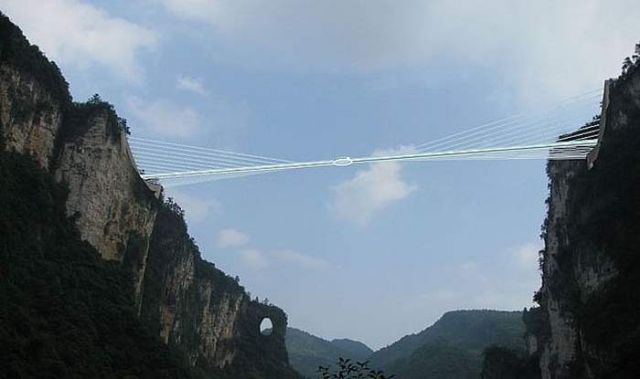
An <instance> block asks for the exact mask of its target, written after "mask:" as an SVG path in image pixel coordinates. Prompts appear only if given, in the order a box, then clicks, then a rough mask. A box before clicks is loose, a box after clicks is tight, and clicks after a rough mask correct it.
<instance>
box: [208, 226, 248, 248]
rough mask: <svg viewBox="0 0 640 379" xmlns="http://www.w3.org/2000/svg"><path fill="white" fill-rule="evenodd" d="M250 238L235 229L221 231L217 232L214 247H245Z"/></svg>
mask: <svg viewBox="0 0 640 379" xmlns="http://www.w3.org/2000/svg"><path fill="white" fill-rule="evenodd" d="M250 240H251V238H250V237H249V235H247V234H246V233H243V232H241V231H239V230H237V229H232V228H229V229H222V230H220V231H219V232H218V235H217V238H216V245H217V246H218V247H219V248H221V249H224V248H229V247H241V246H246V245H247V244H248V243H249V241H250Z"/></svg>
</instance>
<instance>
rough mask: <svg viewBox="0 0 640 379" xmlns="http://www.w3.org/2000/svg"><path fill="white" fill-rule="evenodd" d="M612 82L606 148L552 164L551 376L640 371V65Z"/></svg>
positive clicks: (545, 293)
mask: <svg viewBox="0 0 640 379" xmlns="http://www.w3.org/2000/svg"><path fill="white" fill-rule="evenodd" d="M606 87H607V88H606V90H605V99H604V101H603V105H604V106H603V109H602V115H601V133H600V136H601V138H600V145H599V146H598V148H597V149H596V153H595V154H592V155H591V156H590V159H589V161H588V162H587V161H552V162H549V164H548V167H547V172H548V175H549V180H550V184H549V189H550V195H549V198H548V203H547V204H548V215H547V219H546V221H545V223H544V225H543V233H542V235H543V238H544V241H545V249H544V251H543V252H542V256H541V265H542V271H543V272H542V288H541V289H540V291H539V292H538V293H537V294H536V300H537V301H538V302H539V303H540V305H541V312H540V314H541V323H542V326H541V327H538V328H537V331H536V335H535V338H533V339H532V341H534V343H535V344H536V345H537V354H538V355H539V357H540V368H541V372H542V377H543V378H549V379H550V378H599V377H631V376H629V375H632V373H634V372H635V373H636V374H637V372H640V371H638V370H639V369H640V367H638V363H637V359H636V354H637V352H638V346H640V327H639V326H638V322H637V320H639V319H640V296H639V295H638V290H639V289H640V288H639V287H640V191H639V190H638V189H640V70H639V69H638V67H637V65H636V67H633V68H632V69H630V70H629V71H628V72H626V73H625V74H623V75H622V76H621V77H620V78H618V79H616V80H613V81H609V82H607V83H606ZM632 376H633V375H632Z"/></svg>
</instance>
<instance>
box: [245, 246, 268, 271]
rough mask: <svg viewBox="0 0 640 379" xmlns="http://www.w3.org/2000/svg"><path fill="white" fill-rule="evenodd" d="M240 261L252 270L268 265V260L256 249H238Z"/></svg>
mask: <svg viewBox="0 0 640 379" xmlns="http://www.w3.org/2000/svg"><path fill="white" fill-rule="evenodd" d="M240 257H241V258H242V262H243V263H244V264H245V265H247V267H249V268H250V269H252V270H255V271H259V270H264V269H265V268H267V267H269V260H268V259H267V257H266V255H265V254H264V252H262V251H261V250H258V249H244V250H241V251H240Z"/></svg>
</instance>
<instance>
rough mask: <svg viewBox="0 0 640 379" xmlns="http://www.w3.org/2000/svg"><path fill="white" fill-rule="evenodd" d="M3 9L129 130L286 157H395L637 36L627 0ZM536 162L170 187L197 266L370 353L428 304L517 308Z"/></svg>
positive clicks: (36, 1) (533, 272)
mask: <svg viewBox="0 0 640 379" xmlns="http://www.w3.org/2000/svg"><path fill="white" fill-rule="evenodd" d="M0 9H1V10H2V12H4V13H6V14H7V15H8V16H9V17H10V18H11V19H12V20H13V21H14V22H15V23H17V24H18V25H19V26H20V27H21V28H22V30H23V32H24V33H25V35H26V36H27V38H28V39H29V40H30V41H31V42H32V43H34V44H37V45H38V46H39V47H40V48H41V49H42V50H43V51H44V53H45V54H46V55H47V56H48V57H49V58H50V59H52V60H54V61H55V62H56V63H57V64H58V65H59V66H60V68H61V70H62V72H63V74H64V75H65V77H66V78H67V81H68V82H69V83H70V87H71V92H72V95H73V96H74V99H75V100H78V101H82V100H85V99H88V98H89V97H90V96H91V95H92V94H94V93H98V94H100V95H101V97H102V98H103V99H105V100H107V101H109V102H111V103H113V104H114V105H115V106H116V109H117V111H118V113H119V115H120V116H122V117H125V118H126V119H127V120H128V125H129V126H130V128H131V130H132V134H133V135H134V136H137V137H146V138H154V139H158V140H163V141H172V142H178V143H184V144H190V145H196V146H204V147H212V148H226V149H232V150H234V151H240V152H246V153H252V154H260V155H266V156H273V157H279V158H284V159H292V160H313V159H332V158H334V157H338V156H345V155H348V156H361V155H369V154H372V153H374V152H380V151H400V150H402V149H404V148H406V147H407V146H413V145H417V144H419V143H422V142H426V141H429V140H432V139H434V138H437V137H442V136H445V135H447V134H450V133H454V132H457V131H461V130H465V129H466V128H469V127H472V126H475V125H479V124H481V123H483V122H486V121H491V120H494V119H497V118H501V117H504V116H508V115H512V114H517V113H519V112H528V111H534V110H535V109H538V108H540V107H543V106H547V105H553V104H554V103H556V102H558V101H560V100H561V99H565V98H567V97H570V96H573V95H576V94H580V93H584V92H585V91H588V90H592V89H598V88H601V86H602V82H603V81H604V79H606V78H608V77H613V76H617V74H618V73H619V71H620V66H621V62H622V59H623V58H624V57H626V56H628V55H630V54H632V52H633V47H634V44H635V43H636V42H638V41H639V40H640V23H638V22H637V20H638V19H640V3H639V2H637V0H565V1H562V0H561V1H551V0H541V1H536V2H530V1H528V2H525V1H512V0H492V1H487V0H485V1H472V0H468V1H456V2H451V1H444V0H432V1H419V0H406V1H402V2H399V1H382V0H352V1H339V0H327V1H311V0H271V1H239V0H126V1H125V0H112V1H81V0H0ZM596 112H597V109H593V112H591V113H596ZM587 116H590V115H585V120H586V119H587V118H588V117H587ZM544 164H545V163H544V162H542V161H496V162H494V161H466V162H464V161H463V162H432V163H425V162H423V163H405V164H398V163H392V164H385V165H374V166H360V167H348V168H341V169H336V168H327V169H318V170H310V171H293V172H285V173H277V174H270V175H260V176H255V177H246V178H238V179H233V180H227V181H216V182H212V183H202V184H197V185H191V186H183V187H176V188H170V189H168V190H167V194H168V195H169V196H172V197H174V198H175V199H177V201H178V202H179V203H180V204H181V205H182V207H183V208H184V209H185V211H186V218H187V223H188V226H189V230H190V232H191V233H192V235H193V236H194V237H195V239H196V241H197V243H198V245H199V246H200V248H201V250H202V253H203V256H204V258H206V259H207V260H209V261H211V262H214V263H215V264H216V266H217V267H219V268H221V269H223V270H224V271H225V272H227V273H228V274H230V275H238V276H239V277H240V280H241V284H242V285H244V286H245V287H246V289H247V290H248V291H250V292H251V293H252V295H253V296H258V297H260V299H264V298H265V297H266V298H268V299H269V301H270V302H271V303H274V304H276V305H278V306H280V307H282V308H283V309H284V310H285V311H286V312H287V314H288V317H289V324H290V325H291V326H294V327H298V328H301V329H304V330H306V331H308V332H310V333H313V334H316V335H319V336H321V337H324V338H329V339H331V338H345V337H346V338H352V339H357V340H361V341H363V342H365V343H366V344H368V345H369V346H371V347H372V348H374V349H376V348H380V347H382V346H385V345H387V344H390V343H392V342H393V341H395V340H396V339H398V338H400V337H402V336H403V335H405V334H409V333H415V332H418V331H420V330H422V329H424V328H426V327H427V326H429V325H430V324H432V323H433V322H434V321H436V320H437V319H438V318H439V317H440V316H441V315H442V313H444V312H446V311H450V310H455V309H477V308H490V309H504V310H521V309H522V308H524V307H528V306H531V305H532V304H531V298H532V295H533V292H534V291H535V290H536V289H537V288H538V287H539V284H540V280H539V273H538V271H537V268H538V264H537V256H538V250H539V249H540V248H541V246H542V243H541V241H540V240H539V234H540V225H541V224H542V221H543V218H544V215H545V205H544V200H545V198H546V196H547V180H546V177H545V173H544Z"/></svg>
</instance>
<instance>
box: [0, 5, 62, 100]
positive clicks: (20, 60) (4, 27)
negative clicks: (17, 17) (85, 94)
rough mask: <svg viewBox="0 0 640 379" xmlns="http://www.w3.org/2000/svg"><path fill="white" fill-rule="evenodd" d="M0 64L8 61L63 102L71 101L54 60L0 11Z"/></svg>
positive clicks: (8, 63)
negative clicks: (43, 52)
mask: <svg viewBox="0 0 640 379" xmlns="http://www.w3.org/2000/svg"><path fill="white" fill-rule="evenodd" d="M0 64H7V65H9V66H11V67H13V68H14V69H16V70H18V71H19V72H20V73H22V74H23V75H26V76H27V77H31V78H33V79H34V80H35V81H37V82H38V83H39V84H40V85H42V86H44V87H45V88H46V89H47V90H48V91H49V93H51V95H52V96H53V97H54V99H55V100H57V101H59V102H60V104H61V105H62V104H68V103H70V102H71V95H70V94H69V84H68V83H67V81H66V80H65V79H64V77H63V76H62V73H61V72H60V69H59V68H58V66H56V64H55V63H54V62H51V61H49V60H48V59H47V58H46V57H45V56H44V55H43V54H42V52H40V49H39V48H38V46H35V45H31V44H30V43H29V41H27V39H26V38H25V36H24V35H23V34H22V31H21V30H20V28H18V27H17V26H16V25H14V24H13V23H12V22H11V21H10V20H9V18H8V17H7V16H5V15H4V14H3V13H1V12H0Z"/></svg>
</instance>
